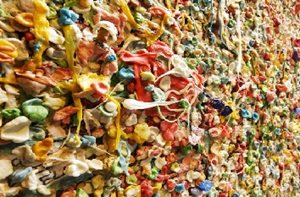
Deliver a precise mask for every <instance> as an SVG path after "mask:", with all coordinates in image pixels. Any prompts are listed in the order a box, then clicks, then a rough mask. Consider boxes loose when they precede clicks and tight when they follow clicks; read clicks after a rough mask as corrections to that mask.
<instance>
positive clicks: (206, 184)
mask: <svg viewBox="0 0 300 197" xmlns="http://www.w3.org/2000/svg"><path fill="white" fill-rule="evenodd" d="M213 185H214V184H213V182H211V181H208V180H205V181H203V182H201V183H200V184H199V185H198V187H197V188H198V189H199V190H201V191H205V192H208V191H209V190H211V188H212V187H213Z"/></svg>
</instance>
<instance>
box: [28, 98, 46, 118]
mask: <svg viewBox="0 0 300 197" xmlns="http://www.w3.org/2000/svg"><path fill="white" fill-rule="evenodd" d="M22 111H23V113H24V115H25V116H26V117H28V118H29V119H30V120H31V121H33V122H42V121H44V120H45V119H46V118H47V116H48V109H47V108H46V107H44V106H42V100H41V99H38V98H34V99H30V100H28V101H25V102H24V103H23V104H22Z"/></svg>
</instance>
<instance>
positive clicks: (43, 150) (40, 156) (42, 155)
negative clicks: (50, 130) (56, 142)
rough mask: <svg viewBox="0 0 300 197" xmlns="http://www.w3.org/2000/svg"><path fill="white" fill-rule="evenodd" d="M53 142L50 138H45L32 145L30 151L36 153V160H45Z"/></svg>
mask: <svg viewBox="0 0 300 197" xmlns="http://www.w3.org/2000/svg"><path fill="white" fill-rule="evenodd" d="M52 144H53V139H52V138H45V139H44V140H42V141H39V142H37V143H35V144H34V145H33V146H32V151H33V152H34V154H35V155H36V158H37V160H40V161H41V160H42V161H43V160H45V159H46V158H47V154H48V152H49V151H50V149H51V147H52Z"/></svg>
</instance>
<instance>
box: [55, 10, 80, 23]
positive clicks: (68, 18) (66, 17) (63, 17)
mask: <svg viewBox="0 0 300 197" xmlns="http://www.w3.org/2000/svg"><path fill="white" fill-rule="evenodd" d="M78 18H79V15H78V14H76V13H75V12H73V11H72V10H69V9H66V8H62V9H60V10H59V23H60V24H62V25H72V24H74V23H75V22H76V21H77V19H78Z"/></svg>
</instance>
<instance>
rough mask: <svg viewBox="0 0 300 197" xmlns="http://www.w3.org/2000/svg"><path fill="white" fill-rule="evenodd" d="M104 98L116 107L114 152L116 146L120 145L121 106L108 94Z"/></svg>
mask: <svg viewBox="0 0 300 197" xmlns="http://www.w3.org/2000/svg"><path fill="white" fill-rule="evenodd" d="M106 97H107V98H108V100H110V101H112V102H113V103H114V104H115V105H116V106H117V112H118V114H117V117H116V123H115V126H116V130H117V135H116V144H115V150H117V148H118V145H119V143H120V139H121V134H122V133H123V131H122V128H121V104H120V103H119V102H118V101H117V100H116V99H114V98H113V97H111V96H110V95H109V94H107V95H106Z"/></svg>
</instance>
